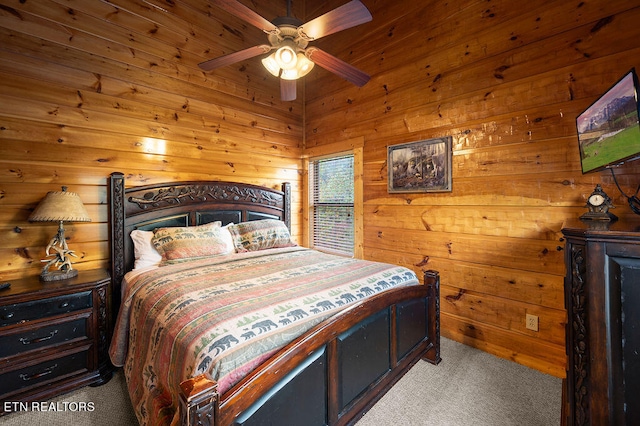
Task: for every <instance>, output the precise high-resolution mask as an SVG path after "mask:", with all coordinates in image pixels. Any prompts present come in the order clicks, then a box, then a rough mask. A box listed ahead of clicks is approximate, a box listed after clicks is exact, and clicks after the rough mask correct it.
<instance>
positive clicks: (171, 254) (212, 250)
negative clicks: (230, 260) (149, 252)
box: [151, 222, 234, 263]
mask: <svg viewBox="0 0 640 426" xmlns="http://www.w3.org/2000/svg"><path fill="white" fill-rule="evenodd" d="M230 240H231V235H230V234H229V231H228V230H227V229H226V228H221V227H220V222H213V223H208V224H206V225H199V226H179V227H172V228H159V229H156V230H155V231H154V236H153V239H152V240H151V242H152V244H153V246H154V247H155V249H156V250H157V251H158V253H160V255H161V256H162V262H163V263H173V262H175V261H185V260H193V259H201V258H203V257H209V256H219V255H223V254H230V253H233V252H234V247H233V244H232V243H231V242H230Z"/></svg>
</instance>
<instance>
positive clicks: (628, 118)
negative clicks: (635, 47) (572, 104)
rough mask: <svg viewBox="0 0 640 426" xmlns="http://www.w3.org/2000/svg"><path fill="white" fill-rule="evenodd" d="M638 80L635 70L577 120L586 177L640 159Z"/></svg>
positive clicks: (583, 169) (583, 171)
mask: <svg viewBox="0 0 640 426" xmlns="http://www.w3.org/2000/svg"><path fill="white" fill-rule="evenodd" d="M639 108H640V105H639V104H638V76H637V75H636V72H635V69H633V68H632V69H631V71H629V72H628V73H626V74H625V75H624V76H623V77H622V78H621V79H620V80H618V82H617V83H615V84H614V85H613V86H612V87H611V88H610V89H609V90H607V92H606V93H605V94H604V95H602V96H601V97H599V98H598V99H596V101H595V102H594V103H593V104H591V106H589V108H587V109H586V110H585V111H584V112H583V113H582V114H580V115H578V117H577V118H576V127H577V128H578V144H579V147H580V164H581V166H582V173H588V172H594V171H597V170H602V169H605V168H608V167H613V166H617V165H620V164H622V163H624V162H626V161H630V160H633V159H636V158H638V157H639V156H640V125H639V121H640V120H639V117H640V114H639Z"/></svg>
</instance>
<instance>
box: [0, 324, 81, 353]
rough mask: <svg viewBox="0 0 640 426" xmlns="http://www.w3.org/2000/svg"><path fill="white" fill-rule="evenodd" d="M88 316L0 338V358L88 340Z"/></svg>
mask: <svg viewBox="0 0 640 426" xmlns="http://www.w3.org/2000/svg"><path fill="white" fill-rule="evenodd" d="M88 320H89V316H88V315H85V316H84V317H80V318H75V319H73V320H72V321H68V320H67V321H65V322H59V323H58V324H51V322H47V323H46V324H43V325H40V326H34V327H28V328H20V329H18V330H15V331H14V332H11V333H7V334H3V335H2V336H0V358H4V357H9V356H12V355H17V354H22V353H24V352H27V351H32V350H36V349H41V348H46V347H49V346H55V345H57V344H60V343H64V342H68V341H70V340H74V339H80V338H88V336H87V328H88V324H87V322H88Z"/></svg>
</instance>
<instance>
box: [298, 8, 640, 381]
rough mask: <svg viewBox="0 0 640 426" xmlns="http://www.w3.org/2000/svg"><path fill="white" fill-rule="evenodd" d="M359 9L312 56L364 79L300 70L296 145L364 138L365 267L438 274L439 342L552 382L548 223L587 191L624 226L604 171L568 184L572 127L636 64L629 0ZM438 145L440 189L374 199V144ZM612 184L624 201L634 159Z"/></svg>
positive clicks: (381, 154)
mask: <svg viewBox="0 0 640 426" xmlns="http://www.w3.org/2000/svg"><path fill="white" fill-rule="evenodd" d="M336 3H340V2H335V1H331V2H328V4H324V5H323V6H322V7H318V10H314V11H311V10H308V13H311V14H312V15H313V14H315V13H321V12H322V11H325V10H328V9H330V8H331V7H333V6H335V4H336ZM364 3H365V4H366V5H367V6H368V7H369V9H370V10H371V12H372V14H373V16H374V20H373V21H372V22H371V23H368V24H365V25H363V26H362V27H361V28H360V30H359V31H358V32H357V33H356V34H355V35H354V33H352V32H348V31H344V32H342V33H338V34H336V35H335V36H333V37H331V39H330V40H329V38H327V39H326V40H325V39H322V40H319V41H318V46H319V47H321V48H324V49H326V50H329V51H331V52H332V53H336V54H337V55H338V56H340V57H342V58H349V60H350V62H351V63H353V64H354V65H356V66H358V67H359V68H361V69H364V70H366V71H368V72H370V73H371V75H372V79H371V81H370V82H369V83H368V84H367V85H366V86H365V87H364V88H362V89H358V88H355V87H353V86H350V85H349V84H345V83H343V82H342V81H341V80H339V79H336V78H334V77H332V76H331V75H330V74H329V73H327V72H324V71H322V70H320V71H318V72H316V71H315V70H314V72H313V73H312V74H311V75H309V76H308V77H309V78H308V79H307V82H306V83H307V89H306V90H307V93H306V95H307V97H306V104H305V108H306V113H305V117H306V123H305V135H306V146H307V147H314V146H319V145H322V144H329V143H335V142H337V141H341V140H346V139H349V138H354V137H364V140H365V145H364V198H365V199H364V236H365V242H364V255H365V257H366V258H368V259H373V260H382V261H390V262H395V263H399V264H402V265H405V266H409V267H412V268H413V269H414V270H416V271H420V270H423V269H435V270H438V271H440V274H441V279H442V288H441V309H442V316H441V318H442V321H441V328H442V334H443V335H444V336H446V337H449V338H452V339H454V340H457V341H460V342H463V343H466V344H469V345H471V346H475V347H477V348H480V349H482V350H485V351H487V352H490V353H493V354H496V355H498V356H500V357H504V358H507V359H511V360H515V361H516V362H519V363H521V364H524V365H527V366H530V367H533V368H536V369H538V370H541V371H543V372H547V373H550V374H552V375H555V376H558V377H564V375H565V371H564V369H565V357H566V355H565V346H564V326H565V311H564V297H563V276H564V263H563V256H564V252H563V251H561V248H562V247H563V246H564V244H563V243H562V242H561V241H560V238H561V232H560V230H561V227H562V223H563V221H565V220H566V219H568V218H575V217H578V216H579V215H581V214H582V213H583V212H584V211H585V209H584V204H585V200H586V196H587V195H588V194H590V193H591V191H592V190H593V188H594V186H595V184H596V183H601V184H602V186H603V188H604V189H605V191H606V192H607V193H608V194H609V195H610V196H611V197H612V198H614V199H615V204H616V205H617V208H616V210H615V213H616V214H617V215H618V216H620V217H623V216H633V214H632V213H631V212H630V209H629V208H628V207H627V205H626V201H625V199H624V198H623V197H621V195H620V193H619V191H618V190H617V188H616V187H615V185H614V184H613V181H612V179H611V175H610V174H609V172H602V173H592V174H587V175H584V176H583V175H582V174H581V172H580V161H579V154H578V145H577V136H576V129H575V118H576V116H577V115H578V114H579V113H580V112H582V111H583V110H584V109H585V108H586V107H588V106H589V105H590V104H591V102H593V101H594V100H595V99H596V98H597V97H598V96H600V95H601V94H602V93H603V92H604V91H606V90H607V89H608V88H609V87H610V86H611V85H612V84H613V83H614V82H616V81H617V80H618V79H619V78H620V77H622V75H624V74H625V73H626V72H627V71H629V69H630V68H631V67H634V66H635V67H637V68H638V69H640V59H639V58H640V56H639V54H640V44H639V43H638V40H640V26H639V25H638V22H640V2H639V1H638V0H632V1H629V0H624V1H622V0H586V1H579V0H578V1H566V0H556V1H549V0H532V1H527V2H524V3H523V2H520V1H516V0H491V1H486V0H456V1H449V2H442V1H426V2H420V1H413V0H398V1H367V0H365V1H364ZM307 7H308V8H309V7H310V6H309V5H308V6H307ZM448 135H450V136H452V137H453V191H452V192H450V193H439V194H436V193H430V194H388V193H387V146H388V145H393V144H398V143H404V142H411V141H418V140H421V139H428V138H434V137H443V136H448ZM637 163H640V162H637ZM616 174H617V176H618V179H619V181H620V184H621V186H622V188H623V190H624V191H625V192H627V193H628V194H633V192H634V191H635V189H636V186H637V185H638V184H640V164H638V165H634V164H629V165H627V166H625V167H623V168H621V169H619V170H618V171H617V172H616ZM526 313H531V314H534V315H538V316H539V318H540V331H538V332H534V331H530V330H527V329H526V328H525V314H526ZM443 359H444V360H445V361H446V354H443Z"/></svg>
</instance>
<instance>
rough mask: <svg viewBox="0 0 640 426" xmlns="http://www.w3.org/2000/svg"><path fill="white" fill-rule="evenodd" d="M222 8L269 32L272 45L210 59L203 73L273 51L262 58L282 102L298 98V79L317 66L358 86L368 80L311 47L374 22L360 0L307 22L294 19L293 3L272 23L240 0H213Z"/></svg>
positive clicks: (337, 60)
mask: <svg viewBox="0 0 640 426" xmlns="http://www.w3.org/2000/svg"><path fill="white" fill-rule="evenodd" d="M211 1H212V3H213V4H215V5H216V6H218V7H219V8H221V9H223V10H225V11H227V12H229V13H231V14H232V15H235V16H237V17H238V18H240V19H243V20H245V21H246V22H248V23H250V24H251V25H253V26H255V27H257V28H259V29H261V30H262V31H264V32H265V33H267V38H268V40H269V45H266V44H263V45H259V46H254V47H250V48H248V49H244V50H240V51H238V52H234V53H230V54H228V55H224V56H220V57H219V58H215V59H210V60H208V61H205V62H202V63H200V64H198V66H199V67H200V68H201V69H203V70H204V71H211V70H214V69H216V68H220V67H224V66H227V65H231V64H234V63H236V62H240V61H244V60H246V59H249V58H253V57H256V56H259V55H263V54H266V53H269V52H272V51H273V52H272V53H271V54H270V55H268V56H266V57H265V58H263V59H262V63H263V65H264V66H265V68H266V69H267V70H268V71H269V72H270V73H271V74H273V75H274V76H276V77H280V96H281V98H282V100H283V101H292V100H294V99H295V98H296V80H297V79H298V78H300V77H303V76H305V75H306V74H308V73H309V72H310V71H311V69H312V68H313V66H314V64H318V65H319V66H320V67H322V68H324V69H326V70H327V71H330V72H332V73H334V74H336V75H338V76H340V77H342V78H344V79H345V80H347V81H350V82H351V83H353V84H355V85H356V86H358V87H362V86H364V85H365V84H366V83H367V82H368V81H369V78H370V77H369V75H368V74H366V73H365V72H363V71H361V70H359V69H357V68H356V67H354V66H353V65H350V64H348V63H346V62H344V61H342V60H341V59H338V58H336V57H335V56H333V55H331V54H329V53H327V52H325V51H323V50H320V49H318V48H317V47H308V45H309V42H311V41H314V40H317V39H319V38H320V37H324V36H327V35H329V34H333V33H336V32H338V31H342V30H346V29H347V28H351V27H355V26H356V25H360V24H364V23H365V22H369V21H371V19H372V17H371V13H370V12H369V10H368V9H367V8H366V6H365V5H364V4H362V2H360V0H351V1H350V2H349V3H346V4H344V5H342V6H340V7H338V8H336V9H333V10H332V11H330V12H327V13H325V14H324V15H321V16H319V17H317V18H315V19H312V20H311V21H309V22H307V23H304V24H303V23H302V22H301V21H300V20H299V19H297V18H294V17H293V16H291V0H288V1H287V16H279V17H277V18H275V19H274V20H273V21H271V22H269V21H267V20H266V19H265V18H263V17H262V16H260V15H259V14H258V13H256V12H254V11H253V10H251V9H249V8H248V7H247V6H245V5H244V4H242V3H240V2H239V1H237V0H211Z"/></svg>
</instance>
